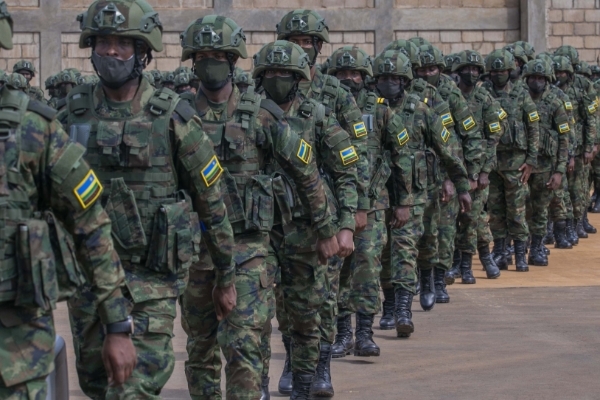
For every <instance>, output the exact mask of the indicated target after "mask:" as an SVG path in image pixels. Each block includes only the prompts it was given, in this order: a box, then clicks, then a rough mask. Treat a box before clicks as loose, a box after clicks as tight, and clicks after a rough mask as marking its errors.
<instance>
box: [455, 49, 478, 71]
mask: <svg viewBox="0 0 600 400" xmlns="http://www.w3.org/2000/svg"><path fill="white" fill-rule="evenodd" d="M467 65H474V66H476V67H479V69H480V70H481V73H482V74H483V73H484V72H485V64H484V62H483V57H482V56H481V54H479V53H478V52H476V51H475V50H463V51H461V52H460V53H458V54H457V55H456V56H455V59H454V63H453V64H452V72H458V71H459V70H460V69H461V68H462V67H466V66H467Z"/></svg>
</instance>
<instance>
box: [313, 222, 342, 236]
mask: <svg viewBox="0 0 600 400" xmlns="http://www.w3.org/2000/svg"><path fill="white" fill-rule="evenodd" d="M337 233H338V229H337V227H336V226H335V224H333V223H328V224H327V225H324V226H322V227H320V228H319V229H318V230H317V236H318V237H319V239H329V238H331V237H334V236H335V235H336V234H337Z"/></svg>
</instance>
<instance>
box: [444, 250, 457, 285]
mask: <svg viewBox="0 0 600 400" xmlns="http://www.w3.org/2000/svg"><path fill="white" fill-rule="evenodd" d="M460 254H461V252H460V250H458V249H454V257H453V258H452V268H450V270H448V271H446V275H444V280H445V281H446V285H452V284H453V283H454V281H455V280H456V278H458V277H460Z"/></svg>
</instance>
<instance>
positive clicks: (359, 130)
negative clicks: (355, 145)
mask: <svg viewBox="0 0 600 400" xmlns="http://www.w3.org/2000/svg"><path fill="white" fill-rule="evenodd" d="M352 128H354V134H355V135H356V137H357V138H359V137H363V136H365V135H366V134H367V133H368V132H367V127H366V126H365V123H364V122H357V123H356V124H354V125H352Z"/></svg>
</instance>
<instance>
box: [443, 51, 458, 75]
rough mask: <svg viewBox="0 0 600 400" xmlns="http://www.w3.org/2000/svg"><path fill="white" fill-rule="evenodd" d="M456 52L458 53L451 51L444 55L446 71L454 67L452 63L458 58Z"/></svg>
mask: <svg viewBox="0 0 600 400" xmlns="http://www.w3.org/2000/svg"><path fill="white" fill-rule="evenodd" d="M458 54H459V53H452V54H448V55H446V56H444V64H446V68H445V70H446V71H452V68H453V67H454V63H456V62H457V60H458V58H457V57H458Z"/></svg>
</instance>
